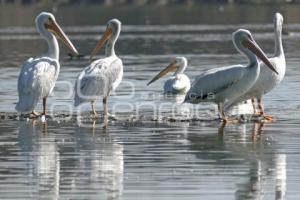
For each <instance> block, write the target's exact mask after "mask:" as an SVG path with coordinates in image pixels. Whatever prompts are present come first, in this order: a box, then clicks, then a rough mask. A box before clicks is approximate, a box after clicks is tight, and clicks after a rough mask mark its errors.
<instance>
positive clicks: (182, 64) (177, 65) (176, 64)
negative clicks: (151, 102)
mask: <svg viewBox="0 0 300 200" xmlns="http://www.w3.org/2000/svg"><path fill="white" fill-rule="evenodd" d="M186 67H187V59H186V58H185V57H176V58H175V59H174V60H172V61H171V63H170V64H169V65H168V66H167V67H166V68H165V69H163V70H162V71H161V72H159V74H157V75H156V76H155V77H154V78H153V79H152V80H151V81H150V82H149V83H148V84H147V85H150V84H151V83H153V82H154V81H156V80H157V79H159V78H161V77H163V76H165V75H167V74H168V73H169V72H175V74H180V73H183V72H184V70H185V68H186Z"/></svg>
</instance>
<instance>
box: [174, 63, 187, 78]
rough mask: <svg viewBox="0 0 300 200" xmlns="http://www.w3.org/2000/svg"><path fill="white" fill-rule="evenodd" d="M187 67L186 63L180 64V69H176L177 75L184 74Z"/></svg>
mask: <svg viewBox="0 0 300 200" xmlns="http://www.w3.org/2000/svg"><path fill="white" fill-rule="evenodd" d="M186 67H187V65H186V63H185V64H183V65H180V66H179V67H178V69H177V70H176V71H175V75H177V74H183V72H184V71H185V69H186Z"/></svg>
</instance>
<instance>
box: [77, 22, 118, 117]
mask: <svg viewBox="0 0 300 200" xmlns="http://www.w3.org/2000/svg"><path fill="white" fill-rule="evenodd" d="M120 31H121V22H120V21H119V20H118V19H112V20H110V21H108V23H107V28H106V31H105V33H104V34H103V36H102V38H101V39H100V41H99V42H98V44H97V45H96V47H95V49H94V50H93V51H92V53H91V58H90V60H91V59H92V58H93V56H94V55H95V54H96V53H97V52H98V51H99V50H100V49H101V48H102V47H103V45H104V44H105V43H107V44H106V49H105V56H106V57H105V58H102V59H98V60H95V61H93V62H92V63H91V64H90V65H89V66H87V67H86V68H85V69H84V70H83V71H82V72H81V73H80V74H79V76H78V78H77V80H76V83H75V97H74V105H75V106H79V105H80V104H81V103H83V102H87V101H88V102H91V105H92V110H93V114H94V115H95V116H97V112H96V110H95V107H94V103H95V101H96V100H97V99H98V98H99V97H100V96H102V97H103V108H104V116H105V123H107V116H108V107H107V106H108V105H107V104H108V102H107V101H108V97H109V95H110V93H111V92H112V91H113V90H115V89H116V88H117V87H118V85H119V84H120V83H121V81H122V77H123V63H122V60H121V59H120V58H119V57H118V56H116V54H115V43H116V41H117V39H118V37H119V35H120Z"/></svg>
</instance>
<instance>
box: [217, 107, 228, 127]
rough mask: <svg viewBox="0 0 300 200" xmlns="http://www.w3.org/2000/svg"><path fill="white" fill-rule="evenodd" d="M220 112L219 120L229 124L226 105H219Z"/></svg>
mask: <svg viewBox="0 0 300 200" xmlns="http://www.w3.org/2000/svg"><path fill="white" fill-rule="evenodd" d="M218 112H219V118H220V119H221V121H223V122H225V123H226V122H227V118H226V115H225V112H224V104H223V103H218Z"/></svg>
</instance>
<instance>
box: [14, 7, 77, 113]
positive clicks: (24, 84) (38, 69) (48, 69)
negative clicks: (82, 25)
mask: <svg viewBox="0 0 300 200" xmlns="http://www.w3.org/2000/svg"><path fill="white" fill-rule="evenodd" d="M35 24H36V29H37V31H38V32H39V33H40V35H41V36H42V38H44V39H45V40H46V41H47V43H48V52H47V53H45V54H43V55H41V56H39V57H36V58H29V59H28V60H27V61H26V62H25V63H24V64H23V66H22V68H21V72H20V75H19V79H18V92H19V102H18V103H17V105H16V110H17V111H18V112H31V113H32V114H33V115H34V116H38V115H39V114H38V113H36V112H35V111H34V108H35V107H36V105H37V103H38V101H39V99H43V113H42V115H45V114H46V101H47V97H48V96H49V94H50V93H51V92H52V90H53V88H54V86H55V82H56V80H57V77H58V74H59V70H60V64H59V46H58V43H57V40H56V37H58V38H60V39H62V41H63V42H64V43H65V45H66V46H67V47H68V48H70V49H71V50H72V52H73V53H75V54H78V52H77V50H76V49H75V47H74V46H73V44H72V43H71V41H70V40H69V39H68V37H67V36H66V34H65V33H64V32H63V31H62V29H61V28H60V26H59V25H58V24H57V22H56V21H55V18H54V16H53V15H52V14H51V13H47V12H42V13H40V14H39V15H38V16H37V17H36V19H35ZM55 36H56V37H55Z"/></svg>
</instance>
